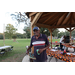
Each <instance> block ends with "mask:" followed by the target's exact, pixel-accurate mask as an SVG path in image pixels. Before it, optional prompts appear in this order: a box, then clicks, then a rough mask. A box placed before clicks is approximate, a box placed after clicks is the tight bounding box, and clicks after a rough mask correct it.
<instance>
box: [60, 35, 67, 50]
mask: <svg viewBox="0 0 75 75" xmlns="http://www.w3.org/2000/svg"><path fill="white" fill-rule="evenodd" d="M65 37H66V36H65V35H64V36H62V37H61V39H60V49H61V50H62V51H63V45H62V43H64V41H65Z"/></svg>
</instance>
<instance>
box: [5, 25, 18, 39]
mask: <svg viewBox="0 0 75 75" xmlns="http://www.w3.org/2000/svg"><path fill="white" fill-rule="evenodd" d="M16 31H17V29H16V28H14V26H13V25H12V24H7V26H6V32H5V35H6V36H7V37H8V38H9V39H12V36H13V34H15V32H16Z"/></svg>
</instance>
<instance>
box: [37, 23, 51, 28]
mask: <svg viewBox="0 0 75 75" xmlns="http://www.w3.org/2000/svg"><path fill="white" fill-rule="evenodd" d="M36 26H39V27H43V28H51V26H50V25H45V24H40V23H36Z"/></svg>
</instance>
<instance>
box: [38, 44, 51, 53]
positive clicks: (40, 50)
mask: <svg viewBox="0 0 75 75" xmlns="http://www.w3.org/2000/svg"><path fill="white" fill-rule="evenodd" d="M49 46H50V45H47V46H46V47H45V48H42V49H39V51H38V53H42V52H43V51H44V50H47V49H48V48H49Z"/></svg>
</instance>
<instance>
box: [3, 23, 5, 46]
mask: <svg viewBox="0 0 75 75" xmlns="http://www.w3.org/2000/svg"><path fill="white" fill-rule="evenodd" d="M4 31H5V24H4V25H3V43H4V46H5V32H4Z"/></svg>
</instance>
